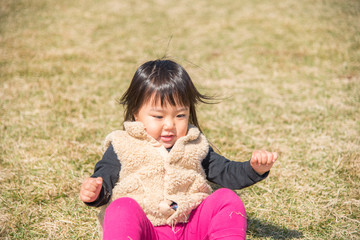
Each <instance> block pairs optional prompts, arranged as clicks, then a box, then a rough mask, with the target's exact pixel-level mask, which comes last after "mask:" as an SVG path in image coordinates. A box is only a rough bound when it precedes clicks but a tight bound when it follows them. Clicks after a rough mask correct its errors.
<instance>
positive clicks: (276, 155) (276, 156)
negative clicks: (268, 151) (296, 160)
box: [273, 152, 279, 162]
mask: <svg viewBox="0 0 360 240" xmlns="http://www.w3.org/2000/svg"><path fill="white" fill-rule="evenodd" d="M273 155H274V158H273V162H275V161H276V160H277V159H278V156H279V155H278V153H277V152H273Z"/></svg>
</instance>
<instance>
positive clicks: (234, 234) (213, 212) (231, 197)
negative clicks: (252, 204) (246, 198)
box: [185, 188, 246, 240]
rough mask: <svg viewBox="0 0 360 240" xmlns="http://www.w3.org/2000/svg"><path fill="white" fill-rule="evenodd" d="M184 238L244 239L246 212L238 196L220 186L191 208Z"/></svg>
mask: <svg viewBox="0 0 360 240" xmlns="http://www.w3.org/2000/svg"><path fill="white" fill-rule="evenodd" d="M185 232H186V239H189V240H190V239H194V240H195V239H196V240H212V239H221V240H225V239H228V240H230V239H246V212H245V207H244V204H243V203H242V201H241V199H240V198H239V196H237V195H236V193H234V192H233V191H232V190H229V189H226V188H222V189H219V190H217V191H215V192H214V193H213V194H211V195H210V196H209V197H207V198H206V199H205V200H204V201H203V202H202V203H201V204H200V205H199V206H198V207H197V209H195V210H193V211H192V213H191V215H190V218H189V222H188V224H187V226H186V231H185Z"/></svg>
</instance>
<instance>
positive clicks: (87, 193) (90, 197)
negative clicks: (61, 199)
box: [80, 177, 103, 202]
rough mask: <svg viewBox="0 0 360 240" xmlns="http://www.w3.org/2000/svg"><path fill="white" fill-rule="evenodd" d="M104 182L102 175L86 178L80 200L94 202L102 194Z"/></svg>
mask: <svg viewBox="0 0 360 240" xmlns="http://www.w3.org/2000/svg"><path fill="white" fill-rule="evenodd" d="M102 182H103V179H102V178H101V177H97V178H91V177H90V178H87V179H85V181H84V182H83V184H82V185H81V189H80V200H81V201H83V202H94V201H95V200H96V199H97V198H98V196H99V194H100V191H101V187H102Z"/></svg>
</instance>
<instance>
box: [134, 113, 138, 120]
mask: <svg viewBox="0 0 360 240" xmlns="http://www.w3.org/2000/svg"><path fill="white" fill-rule="evenodd" d="M134 119H135V121H137V120H138V114H137V113H136V114H134Z"/></svg>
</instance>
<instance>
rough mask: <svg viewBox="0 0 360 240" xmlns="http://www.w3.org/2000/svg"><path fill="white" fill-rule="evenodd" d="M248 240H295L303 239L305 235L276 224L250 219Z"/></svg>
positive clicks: (248, 220)
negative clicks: (261, 239)
mask: <svg viewBox="0 0 360 240" xmlns="http://www.w3.org/2000/svg"><path fill="white" fill-rule="evenodd" d="M247 224H248V229H247V235H248V236H249V237H248V239H251V237H257V238H271V239H294V238H303V237H304V236H303V234H302V233H301V232H299V231H296V230H290V229H287V228H285V227H279V226H276V225H274V224H271V223H268V222H263V221H260V220H258V219H254V218H251V217H248V219H247Z"/></svg>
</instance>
